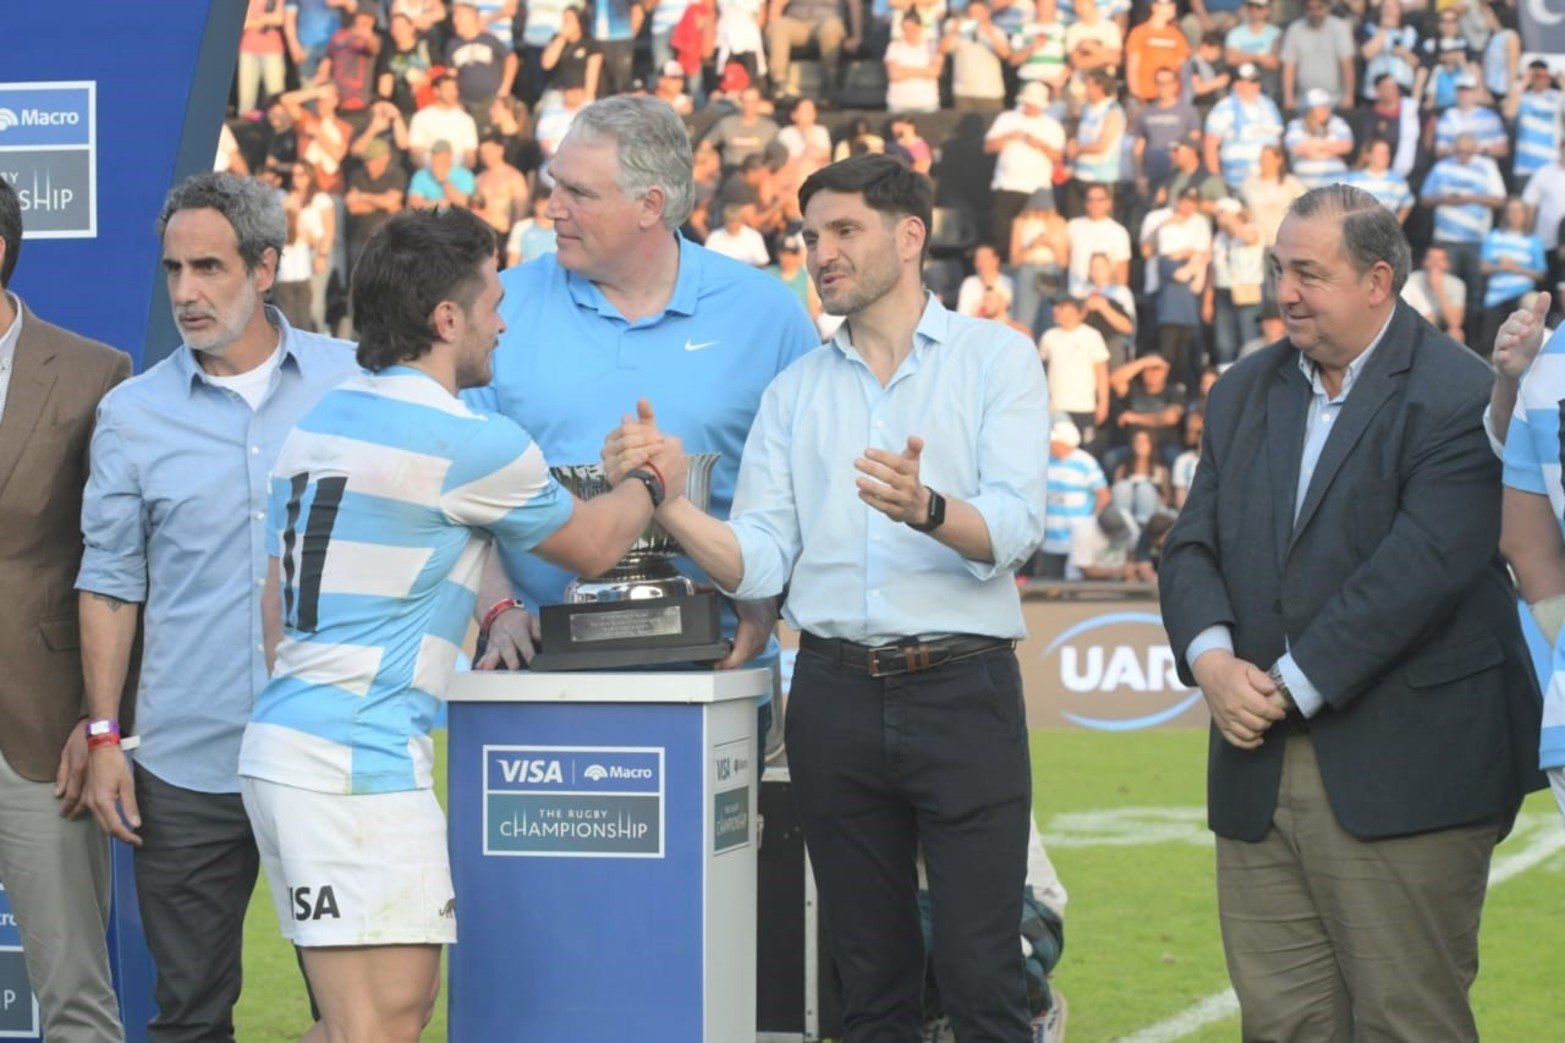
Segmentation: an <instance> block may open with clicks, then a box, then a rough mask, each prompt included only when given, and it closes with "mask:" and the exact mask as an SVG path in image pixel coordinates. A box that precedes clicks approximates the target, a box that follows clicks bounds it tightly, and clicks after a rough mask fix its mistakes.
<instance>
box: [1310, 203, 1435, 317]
mask: <svg viewBox="0 0 1565 1043" xmlns="http://www.w3.org/2000/svg"><path fill="white" fill-rule="evenodd" d="M1288 213H1289V214H1292V215H1296V216H1298V217H1302V218H1306V219H1308V218H1312V217H1315V216H1316V215H1317V214H1320V215H1323V216H1328V217H1331V218H1333V219H1334V220H1335V221H1336V222H1337V224H1339V225H1340V226H1341V228H1342V251H1343V253H1344V254H1346V255H1347V258H1348V260H1349V261H1350V262H1351V263H1352V265H1353V269H1354V271H1356V272H1358V274H1359V275H1360V276H1363V275H1367V274H1369V270H1370V269H1371V268H1373V267H1374V266H1375V265H1376V263H1377V262H1380V261H1384V262H1386V264H1387V265H1388V266H1390V268H1391V292H1392V294H1399V293H1401V292H1402V287H1403V285H1404V284H1406V283H1407V277H1408V273H1409V272H1411V271H1412V268H1413V251H1412V248H1411V247H1409V246H1408V244H1407V234H1406V233H1405V232H1403V230H1402V223H1401V222H1400V221H1398V220H1397V215H1396V214H1394V213H1392V212H1391V210H1389V209H1388V208H1387V207H1385V206H1383V205H1382V204H1381V203H1380V201H1379V200H1378V199H1376V198H1375V197H1374V196H1372V195H1370V194H1369V193H1368V192H1366V191H1364V190H1363V189H1362V188H1357V187H1355V186H1352V185H1325V186H1323V187H1321V188H1312V189H1310V190H1309V191H1308V192H1306V193H1304V194H1303V195H1302V196H1300V197H1299V198H1298V199H1295V200H1294V201H1293V205H1292V206H1290V207H1289V208H1288Z"/></svg>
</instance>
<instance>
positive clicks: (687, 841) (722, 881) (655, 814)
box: [448, 671, 769, 1043]
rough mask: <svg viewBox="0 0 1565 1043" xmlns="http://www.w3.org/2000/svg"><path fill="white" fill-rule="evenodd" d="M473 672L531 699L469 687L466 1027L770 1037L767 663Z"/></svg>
mask: <svg viewBox="0 0 1565 1043" xmlns="http://www.w3.org/2000/svg"><path fill="white" fill-rule="evenodd" d="M749 674H753V675H755V676H754V677H750V676H746V675H749ZM670 678H676V679H682V680H675V681H673V682H672V684H673V687H672V688H670V687H668V685H667V679H670ZM472 679H473V681H474V682H476V683H479V684H483V685H488V686H490V687H491V689H492V688H493V687H494V686H495V685H496V684H498V685H500V686H501V687H506V686H509V687H511V688H512V689H513V691H512V693H511V694H512V695H514V696H515V697H516V700H517V701H491V700H485V701H476V702H470V701H465V700H464V699H463V688H464V685H463V683H462V682H460V681H459V682H458V683H457V684H456V685H454V686H453V693H452V695H453V698H452V703H451V707H450V725H449V729H450V730H449V735H450V744H449V751H450V752H449V773H450V796H449V801H448V804H449V816H450V837H451V858H452V871H453V877H454V882H455V885H456V896H457V937H458V939H459V940H458V943H457V945H456V946H454V947H453V948H452V950H451V954H450V1009H451V1016H450V1030H451V1039H452V1040H453V1041H458V1043H461V1041H468V1040H473V1041H477V1040H483V1041H504V1040H572V1041H574V1043H594V1041H600V1040H601V1041H604V1043H609V1041H618V1040H623V1039H630V1038H634V1039H636V1040H638V1041H643V1043H697V1041H703V1040H710V1041H722V1043H733V1041H735V1040H741V1039H746V1038H754V1033H755V1029H754V1011H755V1000H754V996H755V982H754V978H755V973H754V968H755V955H754V953H755V950H754V934H753V924H754V922H755V844H754V824H755V807H754V800H755V794H754V787H753V786H752V785H751V782H752V779H753V777H754V770H753V762H754V759H755V753H754V751H755V706H754V696H755V695H756V694H759V692H760V691H762V690H764V686H765V685H766V684H767V683H769V679H768V677H767V674H766V672H765V671H746V672H745V675H726V676H725V677H723V678H720V679H719V680H718V681H717V682H714V680H713V678H712V676H711V675H703V674H683V675H672V674H657V675H649V674H634V673H625V674H598V675H560V674H554V675H527V674H516V675H504V676H500V677H495V676H490V677H479V676H478V675H473V676H472ZM561 685H564V686H566V687H567V688H574V689H575V691H574V696H575V698H573V697H572V693H566V694H565V695H564V696H563V698H562V696H561V695H560V692H559V689H560V686H561ZM681 685H683V686H684V687H685V688H686V689H688V691H687V692H686V693H685V694H686V696H687V697H688V698H690V699H692V700H698V699H701V698H703V697H706V698H713V699H714V700H715V701H712V702H700V701H689V702H664V701H661V699H662V698H663V697H664V696H668V695H670V694H671V693H672V695H673V697H674V698H678V689H679V687H680V686H681ZM719 685H723V686H726V687H727V688H728V689H729V690H730V691H739V690H741V689H753V691H749V692H748V694H746V695H743V696H732V695H730V696H726V697H725V696H724V695H714V694H713V693H714V689H715V688H716V687H718V686H719ZM469 687H470V686H469ZM616 694H617V695H619V696H621V697H623V699H624V701H615V702H610V701H605V700H606V699H607V698H609V697H611V696H614V695H616ZM529 696H531V697H532V698H531V699H529V698H528V697H529ZM492 698H493V694H492V693H491V699H492Z"/></svg>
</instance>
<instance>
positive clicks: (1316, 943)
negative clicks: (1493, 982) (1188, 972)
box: [1217, 725, 1503, 1043]
mask: <svg viewBox="0 0 1565 1043" xmlns="http://www.w3.org/2000/svg"><path fill="white" fill-rule="evenodd" d="M1279 727H1286V725H1281V726H1279ZM1285 741H1286V742H1287V746H1286V747H1285V750H1284V758H1283V771H1282V781H1281V783H1280V785H1279V786H1278V793H1277V810H1276V812H1275V814H1274V817H1273V819H1272V828H1271V830H1270V831H1269V832H1268V833H1267V834H1266V836H1265V837H1264V838H1263V839H1262V840H1261V841H1260V842H1258V843H1253V844H1252V843H1245V842H1243V841H1238V840H1230V839H1226V838H1223V837H1219V838H1218V839H1217V900H1218V914H1219V918H1220V920H1221V923H1222V932H1223V949H1224V952H1225V953H1226V956H1227V960H1228V974H1229V977H1230V978H1231V979H1232V980H1233V985H1234V991H1235V992H1237V993H1238V996H1239V1004H1240V1008H1241V1017H1242V1022H1243V1026H1242V1030H1243V1038H1244V1039H1245V1040H1247V1041H1255V1043H1260V1041H1272V1040H1276V1041H1282V1040H1287V1041H1290V1043H1310V1041H1316V1040H1318V1041H1321V1043H1328V1041H1329V1043H1344V1041H1349V1040H1352V1041H1356V1043H1381V1041H1392V1040H1396V1041H1405V1043H1444V1041H1448V1040H1449V1041H1458V1040H1460V1041H1469V1040H1477V1039H1478V1029H1477V1026H1476V1025H1475V1023H1474V1021H1473V1013H1472V1007H1471V1005H1470V1004H1469V1003H1468V990H1469V989H1470V988H1471V987H1472V984H1473V979H1474V978H1475V977H1477V974H1478V922H1479V918H1480V916H1481V914H1482V912H1483V900H1484V892H1485V889H1486V888H1487V886H1488V876H1489V859H1490V855H1491V854H1492V853H1493V851H1494V846H1495V844H1496V843H1497V842H1498V841H1499V839H1500V836H1501V835H1502V829H1503V824H1502V822H1501V821H1500V820H1498V819H1490V820H1487V821H1484V822H1480V823H1475V824H1472V825H1465V826H1458V827H1454V828H1451V829H1442V830H1437V831H1434V832H1430V833H1421V834H1418V835H1415V836H1408V837H1395V838H1392V839H1388V840H1360V839H1359V838H1357V837H1354V836H1352V835H1351V834H1349V833H1347V832H1346V831H1344V830H1343V829H1342V827H1341V826H1339V825H1338V824H1337V819H1336V816H1335V815H1334V814H1333V812H1332V810H1331V806H1330V804H1329V803H1328V802H1327V799H1326V791H1325V787H1324V785H1323V784H1322V782H1321V775H1320V766H1319V764H1318V763H1317V761H1316V758H1315V748H1314V746H1313V745H1312V744H1311V740H1310V737H1309V736H1308V735H1306V734H1290V735H1289V736H1288V737H1287V739H1286V740H1285Z"/></svg>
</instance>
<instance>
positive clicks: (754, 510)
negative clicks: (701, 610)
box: [724, 381, 801, 601]
mask: <svg viewBox="0 0 1565 1043" xmlns="http://www.w3.org/2000/svg"><path fill="white" fill-rule="evenodd" d="M783 383H784V382H783V381H778V382H774V383H773V384H772V385H771V387H769V388H767V389H766V393H765V394H764V395H763V396H762V398H761V408H760V409H759V410H758V411H757V412H756V414H755V422H754V424H752V425H751V427H750V436H749V438H747V439H746V440H745V444H744V457H743V458H742V460H741V462H740V464H739V482H738V485H737V486H736V487H735V489H734V504H733V509H732V511H731V512H730V515H729V520H728V527H729V529H731V530H732V531H733V534H734V536H735V537H736V538H737V539H738V541H739V553H740V557H741V558H742V559H743V562H744V575H743V576H742V577H741V578H740V581H739V585H738V586H737V587H735V588H734V589H733V590H727V591H724V593H725V594H728V595H729V596H730V597H733V598H737V599H738V600H740V601H758V600H760V599H761V598H769V597H775V596H777V595H778V594H781V593H782V592H783V588H784V587H786V586H787V585H788V578H789V577H790V576H791V575H792V574H793V565H794V562H796V561H798V560H799V550H800V547H801V540H800V536H799V511H798V505H797V503H796V502H795V500H794V493H793V469H792V465H791V461H790V459H789V455H788V447H789V445H790V444H791V443H792V441H793V437H792V436H793V429H792V422H791V417H792V414H793V409H792V406H791V405H790V401H789V400H790V398H791V396H790V395H789V394H788V392H787V390H786V389H785V388H784V387H783Z"/></svg>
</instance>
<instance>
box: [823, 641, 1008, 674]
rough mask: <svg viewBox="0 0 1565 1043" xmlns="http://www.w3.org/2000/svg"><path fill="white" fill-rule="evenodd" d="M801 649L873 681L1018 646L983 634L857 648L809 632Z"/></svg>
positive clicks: (853, 645)
mask: <svg viewBox="0 0 1565 1043" xmlns="http://www.w3.org/2000/svg"><path fill="white" fill-rule="evenodd" d="M799 647H800V648H802V649H804V651H806V652H810V653H812V654H814V655H818V656H824V657H825V658H827V659H830V660H831V661H832V662H834V663H839V664H841V665H842V666H845V667H847V668H848V669H850V670H858V671H861V672H863V673H866V674H868V675H869V676H871V677H892V676H894V675H896V674H916V673H922V672H923V671H925V670H933V669H935V668H936V667H939V666H945V665H946V664H947V663H954V662H956V661H957V660H959V659H970V658H972V657H973V656H975V655H982V654H983V653H985V652H992V651H994V650H995V649H997V648H1015V647H1016V642H1015V641H1011V640H1008V639H1006V638H999V637H984V636H983V635H981V634H954V635H952V636H951V637H936V638H930V639H928V640H923V639H920V638H916V637H910V638H904V639H903V640H901V641H898V642H897V643H895V644H890V645H858V644H854V643H853V642H852V641H843V640H840V639H838V638H834V637H817V636H816V635H814V634H811V633H809V632H808V631H806V632H804V633H802V634H800V635H799Z"/></svg>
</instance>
